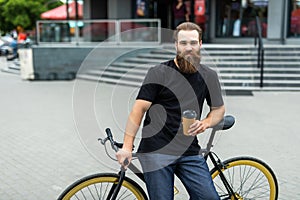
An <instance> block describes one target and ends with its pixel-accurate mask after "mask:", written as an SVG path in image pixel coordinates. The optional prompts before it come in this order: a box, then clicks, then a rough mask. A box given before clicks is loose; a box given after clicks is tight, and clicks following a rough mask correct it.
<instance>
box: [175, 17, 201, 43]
mask: <svg viewBox="0 0 300 200" xmlns="http://www.w3.org/2000/svg"><path fill="white" fill-rule="evenodd" d="M181 30H184V31H193V30H196V31H197V32H198V34H199V42H200V41H201V40H202V29H201V28H200V26H198V25H197V24H195V23H192V22H184V23H181V24H179V25H178V26H177V27H176V30H175V31H174V40H175V41H176V42H177V40H178V33H179V31H181Z"/></svg>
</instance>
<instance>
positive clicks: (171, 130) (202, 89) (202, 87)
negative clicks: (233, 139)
mask: <svg viewBox="0 0 300 200" xmlns="http://www.w3.org/2000/svg"><path fill="white" fill-rule="evenodd" d="M137 99H142V100H146V101H150V102H152V105H151V106H150V108H149V110H148V111H147V113H146V116H145V120H144V124H143V129H142V140H141V142H140V145H139V148H138V152H139V153H150V152H151V153H163V154H171V155H178V156H179V155H197V154H199V150H200V146H199V144H198V140H197V137H191V136H185V135H184V134H183V130H182V124H181V114H182V112H183V111H184V110H195V111H196V112H197V119H200V118H201V116H200V115H201V113H202V107H203V103H204V101H205V100H206V102H207V104H208V105H209V106H210V107H219V106H222V105H223V99H222V95H221V87H220V83H219V80H218V76H217V74H216V72H215V71H213V70H212V69H210V68H208V67H207V66H203V65H201V66H200V68H199V70H198V72H196V73H192V74H186V73H182V72H181V71H180V70H179V69H178V68H177V66H176V65H175V62H174V60H170V61H167V62H164V63H161V64H159V65H157V66H155V67H153V68H150V69H149V71H148V73H147V75H146V77H145V80H144V82H143V85H142V87H141V88H140V91H139V93H138V96H137Z"/></svg>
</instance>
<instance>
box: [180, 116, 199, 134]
mask: <svg viewBox="0 0 300 200" xmlns="http://www.w3.org/2000/svg"><path fill="white" fill-rule="evenodd" d="M196 117H197V113H196V112H195V111H194V110H185V111H184V112H183V113H182V126H183V134H184V135H187V136H189V134H188V130H189V129H190V126H191V125H192V124H193V123H194V122H195V121H196Z"/></svg>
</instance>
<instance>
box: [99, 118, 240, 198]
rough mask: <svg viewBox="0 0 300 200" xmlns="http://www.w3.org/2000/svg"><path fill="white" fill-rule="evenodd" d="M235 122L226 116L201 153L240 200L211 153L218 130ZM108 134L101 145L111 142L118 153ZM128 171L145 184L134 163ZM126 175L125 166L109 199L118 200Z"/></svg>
mask: <svg viewBox="0 0 300 200" xmlns="http://www.w3.org/2000/svg"><path fill="white" fill-rule="evenodd" d="M234 122H235V121H234V118H233V117H232V116H225V117H224V120H223V121H222V122H220V123H219V124H218V125H216V126H215V127H213V128H212V131H211V134H210V138H209V140H208V143H207V145H206V148H205V149H201V151H200V153H201V154H202V155H203V156H204V158H205V160H207V159H208V158H209V159H210V160H211V162H212V164H213V166H214V167H215V168H216V169H217V170H218V171H219V173H220V174H219V175H220V178H221V180H222V182H223V184H224V186H225V188H226V190H227V192H228V193H229V194H231V196H233V197H234V198H235V199H236V200H238V199H237V197H236V196H235V195H234V191H233V189H232V187H231V186H230V184H229V183H228V181H227V179H226V178H225V176H224V174H223V172H222V169H223V168H224V165H223V164H222V161H221V160H220V159H219V158H218V157H217V158H218V159H217V160H216V159H215V158H214V155H216V154H215V153H213V152H212V151H211V148H212V147H213V144H212V143H213V140H214V137H215V134H216V132H217V131H218V130H227V129H229V128H230V127H232V126H233V124H234ZM106 133H107V138H105V139H104V140H102V139H100V140H101V144H103V145H104V144H105V142H106V141H108V140H109V141H110V143H111V146H112V148H113V149H114V150H115V151H116V152H117V151H118V147H117V146H116V141H114V140H113V137H112V133H111V131H110V129H106ZM133 155H135V154H133ZM128 169H130V170H131V171H132V172H133V173H134V174H135V175H136V176H137V177H139V178H140V179H141V180H142V181H143V182H145V179H144V176H143V173H142V171H141V170H139V169H138V168H137V167H136V166H135V165H134V164H133V163H132V162H131V163H130V164H129V165H128ZM125 173H126V169H125V168H124V167H123V166H121V170H120V171H119V173H118V174H119V179H118V183H117V184H115V185H114V186H113V187H112V188H111V190H110V192H109V195H108V197H107V199H112V200H115V199H116V197H117V195H118V192H119V190H120V188H121V185H122V183H123V181H124V178H125Z"/></svg>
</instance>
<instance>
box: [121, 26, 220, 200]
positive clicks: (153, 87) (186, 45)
mask: <svg viewBox="0 0 300 200" xmlns="http://www.w3.org/2000/svg"><path fill="white" fill-rule="evenodd" d="M201 38H202V30H201V28H200V27H199V26H198V25H196V24H194V23H191V22H185V23H182V24H180V25H179V26H178V27H177V28H176V30H175V32H174V39H175V48H176V52H177V54H176V57H175V58H174V59H172V60H169V61H167V62H164V63H161V64H159V65H157V66H155V67H153V68H151V69H149V71H148V73H147V75H146V77H145V80H144V82H143V85H142V87H141V88H140V90H139V93H138V96H137V98H136V101H135V103H134V105H133V108H132V111H131V113H130V115H129V117H128V121H127V125H126V129H125V135H124V144H123V147H122V149H120V150H119V151H118V152H117V153H116V157H117V159H118V161H119V163H120V164H121V165H126V166H127V165H128V162H124V161H125V160H128V161H129V162H130V161H131V159H132V149H133V143H134V139H135V136H136V133H137V131H138V129H139V127H140V124H141V122H142V119H143V116H144V114H145V113H146V116H145V119H144V122H143V129H142V139H141V141H140V144H139V148H138V151H137V153H138V158H139V161H140V163H141V166H142V168H143V174H144V178H145V182H146V186H147V191H148V195H149V198H150V199H151V200H160V199H162V200H172V199H173V198H174V190H173V185H174V175H175V174H176V176H177V177H178V178H179V179H180V180H181V181H182V183H183V185H184V186H185V188H186V190H187V192H188V194H189V199H192V200H196V199H203V200H212V199H220V198H219V196H218V194H217V192H216V189H215V187H214V185H213V181H212V178H211V176H210V173H209V170H208V166H207V164H206V161H205V159H204V158H203V156H202V155H201V154H200V153H199V152H200V146H199V144H198V140H197V137H196V136H197V134H200V133H202V132H204V131H205V130H206V129H207V128H209V127H213V126H214V125H216V124H218V123H219V122H220V121H221V120H222V119H223V117H224V112H225V107H224V103H223V99H222V95H221V88H220V83H219V80H218V76H217V74H216V72H214V71H213V70H212V69H210V68H208V67H207V66H204V65H202V64H200V60H201V59H200V58H201V56H200V49H201V46H202V39H201ZM204 101H206V102H207V105H208V106H209V107H210V111H209V113H208V114H207V115H206V116H205V117H204V118H203V119H201V114H202V109H203V105H204ZM185 110H193V111H195V112H196V113H197V118H196V120H195V122H194V123H193V124H192V125H191V126H190V127H189V130H188V134H187V135H186V134H184V133H183V128H182V120H181V119H182V113H183V111H185ZM124 163H126V164H124ZM126 166H125V167H126Z"/></svg>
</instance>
